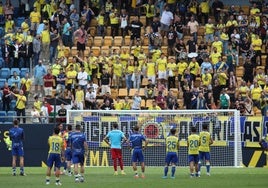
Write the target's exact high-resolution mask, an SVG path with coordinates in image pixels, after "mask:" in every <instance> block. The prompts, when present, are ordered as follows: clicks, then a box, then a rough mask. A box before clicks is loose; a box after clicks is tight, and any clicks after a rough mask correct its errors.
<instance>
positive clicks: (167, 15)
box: [160, 5, 174, 37]
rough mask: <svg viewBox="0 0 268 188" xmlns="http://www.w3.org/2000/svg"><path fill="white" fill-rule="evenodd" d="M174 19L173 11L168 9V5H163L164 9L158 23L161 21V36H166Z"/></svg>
mask: <svg viewBox="0 0 268 188" xmlns="http://www.w3.org/2000/svg"><path fill="white" fill-rule="evenodd" d="M173 20H174V17H173V13H172V12H170V11H169V7H168V5H166V6H165V10H164V11H163V13H162V16H161V19H160V23H161V27H160V30H161V35H162V37H164V36H166V34H167V32H168V31H169V26H170V25H171V24H172V21H173Z"/></svg>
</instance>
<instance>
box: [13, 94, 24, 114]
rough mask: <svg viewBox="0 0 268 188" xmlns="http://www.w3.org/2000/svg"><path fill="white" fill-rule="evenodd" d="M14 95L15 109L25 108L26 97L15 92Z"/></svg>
mask: <svg viewBox="0 0 268 188" xmlns="http://www.w3.org/2000/svg"><path fill="white" fill-rule="evenodd" d="M15 96H16V97H17V102H16V107H17V109H20V110H21V109H24V108H25V103H26V100H27V99H26V97H25V96H24V95H19V94H15Z"/></svg>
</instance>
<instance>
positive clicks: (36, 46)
mask: <svg viewBox="0 0 268 188" xmlns="http://www.w3.org/2000/svg"><path fill="white" fill-rule="evenodd" d="M40 52H41V41H40V35H36V37H35V38H34V39H33V66H36V65H38V62H39V57H40Z"/></svg>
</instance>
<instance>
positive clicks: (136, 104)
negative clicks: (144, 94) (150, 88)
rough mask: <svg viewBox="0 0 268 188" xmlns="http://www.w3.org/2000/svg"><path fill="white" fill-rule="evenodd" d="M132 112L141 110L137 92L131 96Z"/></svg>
mask: <svg viewBox="0 0 268 188" xmlns="http://www.w3.org/2000/svg"><path fill="white" fill-rule="evenodd" d="M131 109H132V110H140V109H141V97H140V95H139V91H136V92H135V94H134V96H133V103H132V107H131Z"/></svg>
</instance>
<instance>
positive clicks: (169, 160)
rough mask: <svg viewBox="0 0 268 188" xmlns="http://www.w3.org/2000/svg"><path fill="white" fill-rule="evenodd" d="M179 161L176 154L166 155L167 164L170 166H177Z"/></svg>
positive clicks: (169, 153)
mask: <svg viewBox="0 0 268 188" xmlns="http://www.w3.org/2000/svg"><path fill="white" fill-rule="evenodd" d="M178 161H179V159H178V155H177V153H176V152H168V153H167V155H166V164H167V165H169V164H170V163H172V164H176V163H177V162H178Z"/></svg>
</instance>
